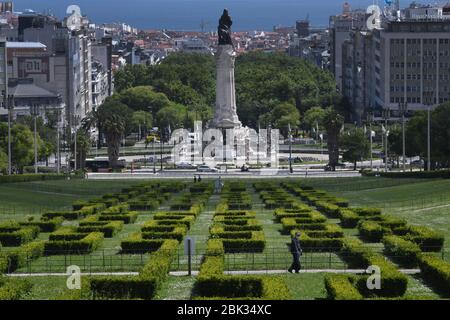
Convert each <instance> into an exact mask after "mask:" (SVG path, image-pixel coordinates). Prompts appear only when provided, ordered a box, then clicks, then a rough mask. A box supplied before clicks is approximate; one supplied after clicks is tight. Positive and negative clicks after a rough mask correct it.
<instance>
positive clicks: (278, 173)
mask: <svg viewBox="0 0 450 320" xmlns="http://www.w3.org/2000/svg"><path fill="white" fill-rule="evenodd" d="M194 175H201V176H202V178H207V179H208V178H217V177H219V176H220V177H222V178H246V179H274V178H324V177H331V178H341V177H360V176H361V174H360V173H359V172H357V171H349V170H339V171H335V172H326V171H324V170H320V169H314V170H313V169H311V170H305V169H296V170H294V173H290V172H289V170H285V169H283V170H268V169H263V170H253V171H250V172H240V171H239V170H228V172H217V173H198V172H196V171H195V170H165V171H163V172H157V173H156V174H153V171H152V170H151V169H150V170H139V171H134V172H133V173H131V172H127V173H89V174H88V179H93V180H116V179H190V178H192V177H193V176H194Z"/></svg>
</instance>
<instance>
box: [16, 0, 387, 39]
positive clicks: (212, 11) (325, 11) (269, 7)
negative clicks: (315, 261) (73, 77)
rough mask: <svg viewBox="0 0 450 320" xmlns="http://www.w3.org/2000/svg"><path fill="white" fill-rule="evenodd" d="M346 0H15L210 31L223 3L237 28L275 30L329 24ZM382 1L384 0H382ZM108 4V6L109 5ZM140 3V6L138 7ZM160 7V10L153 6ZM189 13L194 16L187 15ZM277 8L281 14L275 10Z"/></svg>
mask: <svg viewBox="0 0 450 320" xmlns="http://www.w3.org/2000/svg"><path fill="white" fill-rule="evenodd" d="M344 2H345V1H341V0H322V1H320V2H314V1H306V0H282V1H269V0H258V1H257V0H244V1H241V0H231V1H224V0H219V1H213V2H211V1H206V0H188V1H185V0H183V1H182V0H165V1H163V0H150V1H145V0H130V1H127V2H126V4H127V5H126V6H125V5H123V3H124V2H122V1H119V0H111V1H106V0H97V1H95V2H93V1H88V0H78V1H73V0H45V1H39V2H37V1H35V0H16V1H14V5H15V10H17V11H23V10H26V9H32V10H35V11H38V12H39V11H48V10H50V12H51V13H52V14H54V15H56V16H58V17H63V16H64V14H65V10H66V8H67V6H68V5H71V4H77V5H79V6H80V7H81V9H82V12H83V14H86V15H88V18H89V19H91V20H92V21H94V22H96V23H107V22H118V21H120V22H125V23H128V24H131V25H133V26H135V27H138V28H142V29H161V28H166V29H175V30H200V24H201V21H202V20H203V21H204V22H206V23H207V26H206V29H207V30H214V29H215V28H216V24H217V22H216V21H215V20H214V19H211V17H215V16H216V15H217V13H218V12H220V11H221V10H222V9H223V8H224V7H227V8H229V9H230V13H231V14H232V16H233V17H234V18H235V20H236V24H235V25H234V26H233V29H234V30H236V31H246V30H255V29H259V30H272V28H273V26H275V25H283V26H290V25H293V24H295V21H296V20H298V19H304V18H305V17H306V16H307V15H308V14H309V17H310V19H311V23H312V25H314V26H325V25H328V18H329V16H331V15H333V14H336V13H337V12H341V11H342V5H343V3H344ZM349 2H350V5H352V7H353V8H366V7H367V6H369V5H371V4H373V3H374V2H375V3H376V2H377V1H374V0H352V1H349ZM378 2H380V4H382V3H383V1H378ZM106 5H107V9H108V10H105V6H106ZM137 8H139V10H136V9H137ZM154 8H158V10H153V9H154ZM186 12H188V13H189V15H186ZM274 13H276V14H274Z"/></svg>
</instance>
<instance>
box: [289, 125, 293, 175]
mask: <svg viewBox="0 0 450 320" xmlns="http://www.w3.org/2000/svg"><path fill="white" fill-rule="evenodd" d="M288 130H289V133H288V136H289V172H290V173H293V172H294V170H293V169H292V130H291V124H290V123H289V125H288Z"/></svg>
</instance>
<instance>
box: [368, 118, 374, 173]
mask: <svg viewBox="0 0 450 320" xmlns="http://www.w3.org/2000/svg"><path fill="white" fill-rule="evenodd" d="M372 121H373V113H372V112H371V111H369V112H368V113H367V122H368V123H369V137H370V139H369V141H370V170H371V171H372V170H373V155H372V154H373V136H372Z"/></svg>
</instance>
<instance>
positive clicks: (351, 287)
mask: <svg viewBox="0 0 450 320" xmlns="http://www.w3.org/2000/svg"><path fill="white" fill-rule="evenodd" d="M325 289H326V290H327V294H328V298H329V299H332V300H362V299H363V298H364V297H363V296H362V295H361V293H360V292H359V291H358V289H357V288H356V287H355V278H354V277H352V276H347V275H327V276H325Z"/></svg>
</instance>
